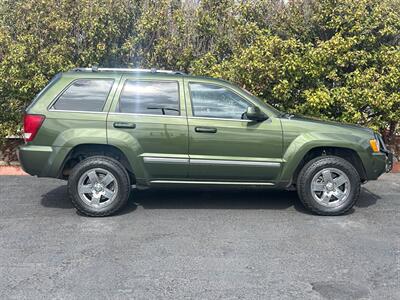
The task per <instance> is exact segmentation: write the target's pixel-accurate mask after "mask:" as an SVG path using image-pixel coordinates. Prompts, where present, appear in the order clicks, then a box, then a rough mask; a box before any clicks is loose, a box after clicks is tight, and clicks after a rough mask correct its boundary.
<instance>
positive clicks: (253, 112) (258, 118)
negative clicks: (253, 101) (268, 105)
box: [245, 106, 268, 122]
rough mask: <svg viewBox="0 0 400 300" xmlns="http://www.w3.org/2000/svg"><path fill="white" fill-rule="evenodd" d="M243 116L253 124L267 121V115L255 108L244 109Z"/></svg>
mask: <svg viewBox="0 0 400 300" xmlns="http://www.w3.org/2000/svg"><path fill="white" fill-rule="evenodd" d="M245 115H246V117H247V119H249V120H252V121H255V122H262V121H265V120H266V119H268V117H267V115H266V114H264V113H263V112H262V111H261V110H260V108H259V107H257V106H249V107H248V108H247V109H246V112H245Z"/></svg>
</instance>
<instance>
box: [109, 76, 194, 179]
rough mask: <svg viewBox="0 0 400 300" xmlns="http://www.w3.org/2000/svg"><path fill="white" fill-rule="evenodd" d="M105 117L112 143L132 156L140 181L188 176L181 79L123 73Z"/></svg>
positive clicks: (186, 139)
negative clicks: (120, 144)
mask: <svg viewBox="0 0 400 300" xmlns="http://www.w3.org/2000/svg"><path fill="white" fill-rule="evenodd" d="M121 80H122V83H121V84H120V87H119V89H118V90H117V93H116V98H115V99H114V102H113V105H112V107H111V109H110V112H109V115H108V118H107V137H108V142H109V143H110V144H112V145H115V144H118V143H121V141H124V145H123V147H125V149H127V150H126V151H127V152H130V153H131V155H133V156H135V157H134V161H135V168H136V169H135V170H134V171H135V175H136V176H140V178H137V179H139V180H145V181H151V180H156V179H185V178H187V175H188V165H189V157H188V126H187V119H186V109H185V101H184V98H183V94H184V92H183V81H182V79H180V78H177V79H174V78H171V77H165V78H164V77H160V78H155V76H152V77H148V78H146V76H145V75H141V76H139V77H138V76H137V75H134V74H133V75H126V76H123V77H122V79H121Z"/></svg>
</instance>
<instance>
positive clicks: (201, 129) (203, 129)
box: [194, 127, 217, 133]
mask: <svg viewBox="0 0 400 300" xmlns="http://www.w3.org/2000/svg"><path fill="white" fill-rule="evenodd" d="M194 131H196V132H204V133H216V132H217V128H215V127H195V128H194Z"/></svg>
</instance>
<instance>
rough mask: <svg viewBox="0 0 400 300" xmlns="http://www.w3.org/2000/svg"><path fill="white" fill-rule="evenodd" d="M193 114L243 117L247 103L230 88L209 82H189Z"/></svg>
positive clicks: (212, 116) (226, 117)
mask: <svg viewBox="0 0 400 300" xmlns="http://www.w3.org/2000/svg"><path fill="white" fill-rule="evenodd" d="M189 88H190V96H191V100H192V110H193V116H195V117H205V118H221V119H239V120H240V119H243V118H245V117H242V116H243V114H244V112H245V111H246V109H247V107H248V106H250V105H249V103H248V102H247V101H246V100H245V99H243V98H242V97H240V96H239V95H237V94H236V93H234V92H232V91H231V90H229V89H227V88H225V87H222V86H219V85H215V84H209V83H189Z"/></svg>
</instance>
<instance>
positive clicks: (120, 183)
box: [68, 156, 131, 217]
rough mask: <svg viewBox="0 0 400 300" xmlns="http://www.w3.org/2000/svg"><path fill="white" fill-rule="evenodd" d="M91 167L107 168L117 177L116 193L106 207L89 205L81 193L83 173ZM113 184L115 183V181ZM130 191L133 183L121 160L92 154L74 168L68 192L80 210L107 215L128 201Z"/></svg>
mask: <svg viewBox="0 0 400 300" xmlns="http://www.w3.org/2000/svg"><path fill="white" fill-rule="evenodd" d="M91 169H103V170H106V171H108V172H110V173H111V174H112V175H113V176H114V178H115V181H116V185H117V191H116V195H115V196H114V197H113V198H112V199H113V200H112V201H111V202H110V203H109V204H107V205H106V206H104V207H93V206H91V205H88V204H87V203H86V202H85V201H84V200H83V199H82V198H81V197H80V195H79V192H78V184H79V181H80V179H81V177H82V175H83V174H85V172H87V171H89V170H91ZM112 184H115V182H113V183H112ZM130 191H131V184H130V180H129V175H128V173H127V171H126V169H125V168H124V166H123V165H122V164H121V163H120V162H118V161H117V160H115V159H113V158H110V157H107V156H92V157H88V158H86V159H84V160H82V161H81V162H79V163H78V164H77V165H76V166H75V167H74V168H73V169H72V171H71V174H70V176H69V178H68V193H69V197H70V199H71V201H72V203H73V205H74V206H75V207H76V209H77V210H78V211H79V212H81V213H82V214H84V215H86V216H90V217H105V216H109V215H112V214H114V213H116V212H117V211H118V210H120V209H121V208H122V207H123V206H124V205H125V204H126V203H127V201H128V199H129V194H130Z"/></svg>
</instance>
